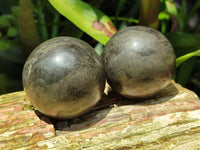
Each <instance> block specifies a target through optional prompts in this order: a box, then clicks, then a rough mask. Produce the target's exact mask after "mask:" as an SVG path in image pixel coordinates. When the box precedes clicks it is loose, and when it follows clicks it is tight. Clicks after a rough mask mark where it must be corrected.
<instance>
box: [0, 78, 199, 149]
mask: <svg viewBox="0 0 200 150" xmlns="http://www.w3.org/2000/svg"><path fill="white" fill-rule="evenodd" d="M0 149H87V150H98V149H180V150H183V149H200V102H199V98H198V97H197V95H196V94H195V93H193V92H192V91H189V90H187V89H185V88H183V87H181V86H180V85H178V84H176V83H174V82H173V81H172V83H171V84H170V85H169V86H168V87H167V88H165V89H164V90H163V91H162V92H161V93H160V94H159V95H158V96H157V97H155V98H152V99H147V100H145V101H141V100H130V99H126V98H124V97H121V96H119V95H116V94H114V93H110V94H109V95H107V96H104V97H103V98H102V100H101V102H100V103H99V104H98V105H97V106H96V107H95V108H94V109H93V110H92V111H91V112H89V113H88V114H86V115H84V116H81V117H79V118H74V119H70V120H55V119H50V118H48V117H46V116H45V115H42V114H40V113H39V112H38V111H34V109H33V107H32V106H31V104H30V102H29V101H28V99H27V98H26V97H25V93H24V92H23V91H22V92H16V93H11V94H6V95H2V96H0Z"/></svg>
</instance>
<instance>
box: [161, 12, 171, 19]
mask: <svg viewBox="0 0 200 150" xmlns="http://www.w3.org/2000/svg"><path fill="white" fill-rule="evenodd" d="M158 19H159V20H165V19H166V20H169V19H170V15H169V14H168V13H166V12H160V13H159V15H158Z"/></svg>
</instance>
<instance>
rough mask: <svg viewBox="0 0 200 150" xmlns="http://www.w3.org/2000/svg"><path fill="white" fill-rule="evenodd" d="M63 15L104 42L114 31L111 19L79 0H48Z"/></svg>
mask: <svg viewBox="0 0 200 150" xmlns="http://www.w3.org/2000/svg"><path fill="white" fill-rule="evenodd" d="M49 2H50V3H51V5H53V7H54V8H55V9H56V10H58V11H59V12H60V13H61V14H62V15H63V16H65V17H66V18H67V19H68V20H70V21H71V22H72V23H74V24H75V25H76V26H77V27H79V28H80V29H81V30H83V31H84V32H86V33H87V34H88V35H90V36H91V37H93V38H94V39H96V40H97V41H99V42H101V43H102V44H106V43H107V41H108V40H109V39H110V37H111V36H112V35H113V34H114V33H115V32H116V29H115V27H114V26H113V23H112V22H111V20H110V19H109V18H108V17H107V16H106V15H104V14H103V13H102V12H101V11H100V10H98V9H96V8H94V7H92V6H91V5H89V4H87V3H85V2H83V1H81V0H49Z"/></svg>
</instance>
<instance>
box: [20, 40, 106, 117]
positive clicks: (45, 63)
mask: <svg viewBox="0 0 200 150" xmlns="http://www.w3.org/2000/svg"><path fill="white" fill-rule="evenodd" d="M23 85H24V90H25V92H26V94H27V96H28V98H29V100H30V101H31V102H32V103H33V105H34V106H35V107H36V108H37V109H38V110H39V111H40V112H42V113H44V114H46V115H48V116H51V117H55V118H72V117H76V116H79V115H82V114H83V113H85V112H87V111H88V110H90V108H91V107H93V106H94V105H95V104H96V103H97V102H98V101H99V100H100V98H101V97H102V94H103V90H104V85H105V75H104V71H103V65H102V62H101V59H100V57H99V56H98V55H97V54H96V52H95V51H94V49H93V48H92V47H91V46H90V45H89V44H87V43H85V42H84V41H81V40H79V39H75V38H69V37H58V38H54V39H51V40H48V41H46V42H44V43H42V44H41V45H39V46H38V47H37V48H36V49H35V50H34V51H33V52H32V53H31V55H30V56H29V57H28V59H27V61H26V63H25V65H24V69H23Z"/></svg>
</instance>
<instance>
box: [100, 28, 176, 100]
mask: <svg viewBox="0 0 200 150" xmlns="http://www.w3.org/2000/svg"><path fill="white" fill-rule="evenodd" d="M102 57H103V62H104V66H105V72H106V75H107V78H108V82H109V84H110V85H111V87H112V88H113V89H114V90H115V91H117V92H118V93H120V94H121V95H123V96H126V97H149V96H152V95H154V94H155V93H157V92H158V91H160V90H161V89H163V88H164V87H165V86H166V85H167V84H168V83H169V82H170V81H171V78H172V75H173V71H174V68H175V54H174V50H173V47H172V45H171V44H170V42H169V41H168V40H167V39H166V37H165V36H164V35H163V34H161V33H160V32H158V31H157V30H155V29H152V28H148V27H143V26H135V27H128V28H125V29H122V30H121V31H119V32H117V33H116V34H114V35H113V36H112V37H111V39H110V40H109V42H108V43H107V44H106V46H105V49H104V52H103V55H102Z"/></svg>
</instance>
